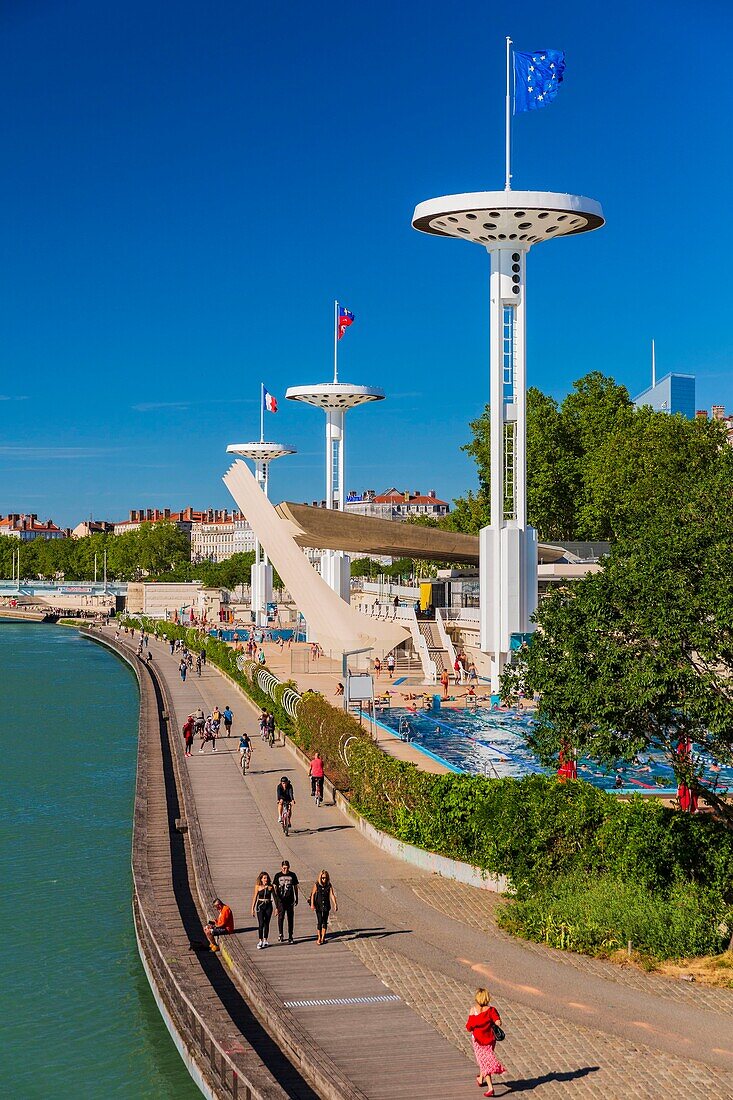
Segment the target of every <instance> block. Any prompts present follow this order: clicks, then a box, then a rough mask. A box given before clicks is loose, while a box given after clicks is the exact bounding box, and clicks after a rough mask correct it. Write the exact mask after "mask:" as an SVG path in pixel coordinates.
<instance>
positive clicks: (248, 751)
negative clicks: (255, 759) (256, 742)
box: [239, 730, 252, 771]
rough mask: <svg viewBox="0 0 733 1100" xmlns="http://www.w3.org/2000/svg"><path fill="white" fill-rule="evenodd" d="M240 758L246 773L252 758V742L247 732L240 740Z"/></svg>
mask: <svg viewBox="0 0 733 1100" xmlns="http://www.w3.org/2000/svg"><path fill="white" fill-rule="evenodd" d="M239 756H240V761H241V764H242V768H243V769H244V771H246V770H247V768H248V767H249V762H250V760H251V758H252V742H251V741H250V737H249V734H248V733H247V732H246V730H245V732H244V733H243V734H242V736H241V737H240V738H239Z"/></svg>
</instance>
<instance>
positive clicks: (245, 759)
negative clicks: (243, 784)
mask: <svg viewBox="0 0 733 1100" xmlns="http://www.w3.org/2000/svg"><path fill="white" fill-rule="evenodd" d="M239 756H240V761H239V765H240V767H241V769H242V775H246V774H247V772H248V771H249V766H250V763H251V757H252V750H251V749H245V750H244V752H240V754H239Z"/></svg>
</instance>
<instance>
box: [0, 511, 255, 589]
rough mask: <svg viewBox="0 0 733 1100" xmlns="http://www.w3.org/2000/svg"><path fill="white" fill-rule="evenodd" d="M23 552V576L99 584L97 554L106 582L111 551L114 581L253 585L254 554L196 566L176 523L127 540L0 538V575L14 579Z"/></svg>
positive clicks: (147, 527) (147, 528)
mask: <svg viewBox="0 0 733 1100" xmlns="http://www.w3.org/2000/svg"><path fill="white" fill-rule="evenodd" d="M17 550H20V572H21V576H23V577H33V578H41V579H46V580H52V579H54V578H55V577H58V576H62V577H64V578H65V579H67V580H74V581H89V580H93V579H94V574H95V562H94V559H95V555H96V559H97V561H96V572H97V578H98V579H99V580H101V579H102V573H103V560H104V552H105V550H106V551H107V577H108V579H109V580H123V581H134V580H140V579H141V578H143V577H145V578H146V579H150V580H157V579H165V580H167V581H175V580H181V581H188V580H201V581H203V583H204V584H206V585H211V586H213V587H222V588H230V589H232V588H235V587H236V586H237V585H240V584H249V581H250V570H251V568H252V563H253V561H254V554H253V553H246V554H234V555H232V557H231V558H228V559H227V560H226V561H223V562H218V563H215V562H208V561H205V562H199V563H196V564H192V562H191V543H190V540H189V538H188V535H186V533H185V532H184V531H181V530H179V528H178V527H176V525H175V524H173V523H144V524H142V526H141V527H140V528H139V529H138V530H136V531H126V532H125V533H124V534H122V535H91V536H89V537H88V538H83V539H48V540H47V539H34V540H33V541H31V542H20V541H19V540H18V539H16V538H13V537H12V536H2V537H0V574H1V575H2V576H5V577H9V576H10V575H11V570H12V555H13V553H14V552H16V551H17Z"/></svg>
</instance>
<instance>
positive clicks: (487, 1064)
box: [466, 989, 506, 1096]
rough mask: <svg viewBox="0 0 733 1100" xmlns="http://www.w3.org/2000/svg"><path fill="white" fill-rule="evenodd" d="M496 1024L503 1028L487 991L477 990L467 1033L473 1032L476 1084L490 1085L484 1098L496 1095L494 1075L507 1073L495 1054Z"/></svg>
mask: <svg viewBox="0 0 733 1100" xmlns="http://www.w3.org/2000/svg"><path fill="white" fill-rule="evenodd" d="M494 1024H498V1025H499V1026H501V1016H500V1015H499V1013H498V1012H497V1010H496V1009H495V1008H493V1007H492V1005H491V999H490V997H489V994H488V991H487V990H486V989H477V990H476V994H475V999H474V1004H473V1006H472V1008H471V1012H470V1015H469V1017H468V1020H467V1022H466V1031H470V1032H471V1044H472V1046H473V1053H474V1055H475V1056H476V1062H477V1064H478V1069H479V1071H478V1073H477V1075H476V1084H477V1085H479V1086H483V1085H488V1086H489V1089H488V1092H485V1093H484V1096H493V1095H494V1084H493V1082H492V1080H491V1075H492V1073H496V1074H498V1073H506V1070H505V1069H504V1067H503V1065H502V1064H501V1062H500V1061H499V1059H498V1058H497V1057H496V1054H495V1053H494V1047H495V1046H496V1033H495V1031H494Z"/></svg>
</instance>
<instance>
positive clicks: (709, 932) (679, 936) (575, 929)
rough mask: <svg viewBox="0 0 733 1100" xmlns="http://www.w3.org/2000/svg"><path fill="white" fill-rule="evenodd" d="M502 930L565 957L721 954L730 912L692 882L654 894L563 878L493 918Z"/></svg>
mask: <svg viewBox="0 0 733 1100" xmlns="http://www.w3.org/2000/svg"><path fill="white" fill-rule="evenodd" d="M499 924H500V925H501V926H502V927H503V928H505V929H506V930H507V931H510V932H513V933H515V934H517V935H521V936H524V937H525V938H526V939H530V940H535V941H536V942H538V943H547V944H549V945H550V946H551V947H559V948H562V949H563V950H566V951H583V952H585V953H587V954H592V955H609V954H612V953H613V952H614V951H617V950H619V949H622V948H625V947H626V945H627V943H628V941H629V940H631V943H632V946H633V947H634V948H635V949H636V950H637V951H640V952H641V953H642V954H646V955H651V956H653V957H654V958H657V959H670V958H679V957H684V956H692V955H712V954H717V953H719V952H721V951H724V950H725V948H726V946H727V942H728V939H729V937H730V930H731V925H733V909H732V908H731V906H730V905H726V904H725V902H723V901H722V900H721V898H720V895H719V894H716V893H714V892H710V891H707V890H705V889H704V887H702V886H699V885H696V884H695V883H691V882H688V883H679V884H678V885H676V886H673V887H672V888H671V889H670V890H664V891H655V890H651V889H649V887H647V886H645V885H644V884H643V883H640V882H633V881H630V880H629V879H622V878H619V877H616V876H614V875H610V874H609V875H601V876H600V877H598V878H588V877H587V876H585V875H580V874H575V875H564V876H562V877H561V878H560V879H558V880H557V881H556V882H555V883H554V884H553V885H552V886H549V885H546V886H544V887H542V888H541V889H539V890H538V891H537V892H536V893H534V894H533V895H531V896H527V897H524V898H517V899H515V900H513V901H510V902H507V903H506V904H505V905H504V906H503V907H502V908H501V910H500V911H499Z"/></svg>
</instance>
